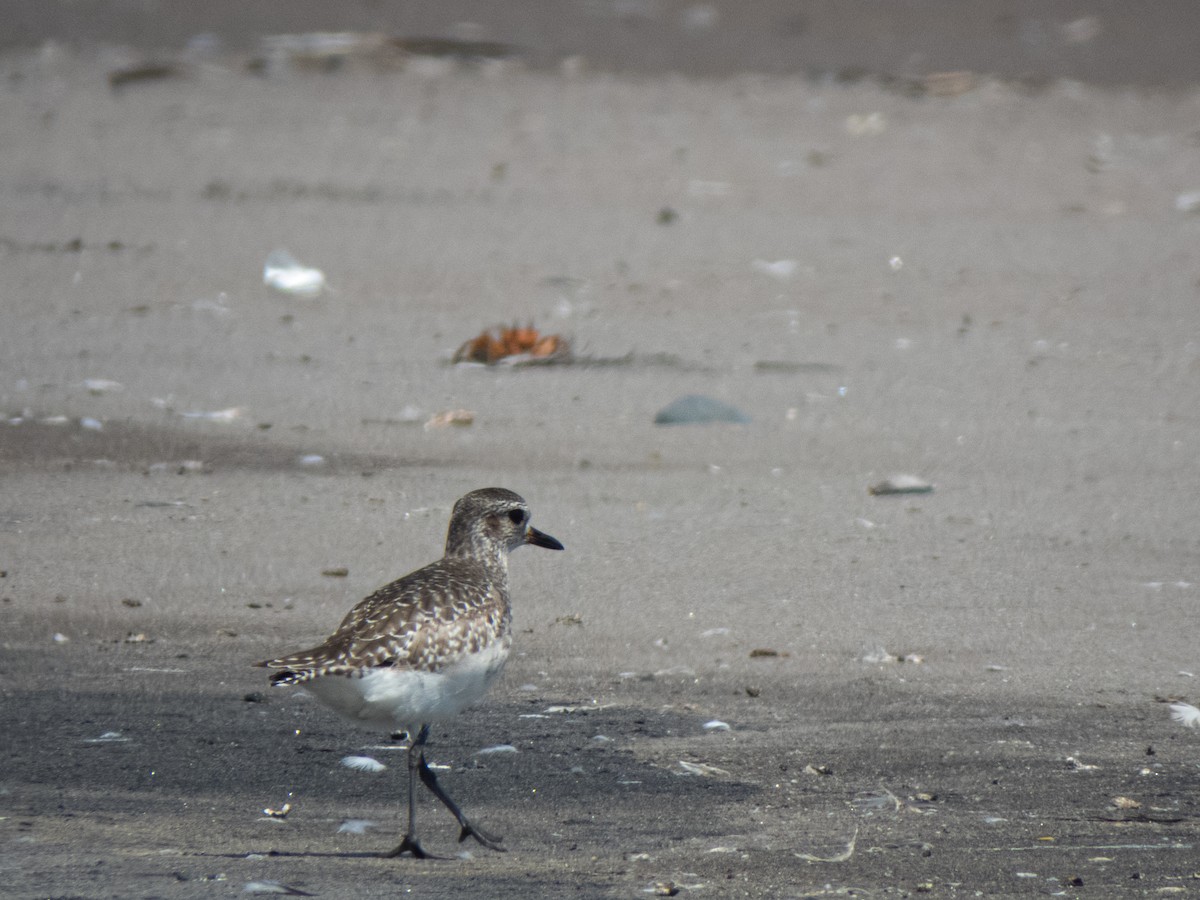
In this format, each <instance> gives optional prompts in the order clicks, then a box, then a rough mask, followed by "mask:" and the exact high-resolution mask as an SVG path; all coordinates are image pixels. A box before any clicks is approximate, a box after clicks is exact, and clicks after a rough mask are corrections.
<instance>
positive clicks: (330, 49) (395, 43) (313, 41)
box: [250, 31, 518, 74]
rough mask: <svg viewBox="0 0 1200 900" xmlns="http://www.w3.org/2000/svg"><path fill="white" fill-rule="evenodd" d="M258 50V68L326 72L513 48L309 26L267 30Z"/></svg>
mask: <svg viewBox="0 0 1200 900" xmlns="http://www.w3.org/2000/svg"><path fill="white" fill-rule="evenodd" d="M261 47H262V56H260V57H258V58H256V59H254V60H252V61H251V62H250V69H251V71H255V72H260V71H265V70H268V69H269V68H271V67H275V66H279V65H281V64H282V65H285V66H290V67H292V68H294V69H296V70H298V71H309V72H318V73H325V74H327V73H332V72H337V71H340V70H342V69H343V68H344V67H346V66H347V65H348V64H354V63H358V64H362V65H365V66H367V67H369V68H374V69H377V70H385V71H386V70H388V69H394V68H399V67H401V66H403V65H404V64H405V63H406V62H407V61H409V60H410V59H412V58H413V57H417V58H427V59H445V60H450V61H451V62H454V61H458V62H464V63H469V62H475V61H480V60H500V59H505V58H507V57H510V56H515V55H516V54H517V53H518V49H517V48H516V47H515V46H514V45H512V44H504V43H500V42H499V41H484V40H466V39H458V38H444V37H404V36H402V35H390V34H385V33H383V32H378V31H311V32H304V33H301V34H272V35H267V36H265V37H264V38H263V39H262V44H261Z"/></svg>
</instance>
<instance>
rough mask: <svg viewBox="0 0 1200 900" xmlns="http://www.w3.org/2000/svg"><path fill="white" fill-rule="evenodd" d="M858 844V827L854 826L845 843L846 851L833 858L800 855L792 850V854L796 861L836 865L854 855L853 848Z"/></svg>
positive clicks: (808, 854)
mask: <svg viewBox="0 0 1200 900" xmlns="http://www.w3.org/2000/svg"><path fill="white" fill-rule="evenodd" d="M857 843H858V826H857V825H855V826H854V834H852V835H851V836H850V840H849V841H848V842H847V843H846V849H845V850H843V851H842V852H841V853H838V854H836V855H834V856H813V855H812V854H811V853H801V852H800V851H799V850H793V851H792V853H793V855H794V856H796V857H797V858H798V859H803V860H806V861H807V862H821V863H838V862H845V861H846V860H848V859H849V858H850V857H852V856H853V855H854V847H855V845H856V844H857Z"/></svg>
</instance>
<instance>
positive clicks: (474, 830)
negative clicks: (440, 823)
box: [458, 820, 508, 853]
mask: <svg viewBox="0 0 1200 900" xmlns="http://www.w3.org/2000/svg"><path fill="white" fill-rule="evenodd" d="M460 824H461V825H462V831H460V832H459V833H458V842H459V843H460V844H461V843H462V842H463V841H465V840H466V839H467V838H469V837H472V838H475V840H477V841H478V842H479V843H480V844H482V845H483V846H485V847H487V848H488V849H489V850H495V851H496V852H497V853H505V852H507V850H508V848H507V847H501V846H500V842H501V841H503V840H504V838H502V837H495V836H493V835H490V834H488V833H487V832H486V831H484V830H483V829H482V828H478V827H476V826H475V825H472V824H471V823H470V822H468V821H466V820H463V821H462V822H461V823H460Z"/></svg>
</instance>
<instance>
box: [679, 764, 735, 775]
mask: <svg viewBox="0 0 1200 900" xmlns="http://www.w3.org/2000/svg"><path fill="white" fill-rule="evenodd" d="M679 767H680V768H681V769H683V774H684V775H699V776H700V777H702V778H712V777H713V776H715V775H728V774H729V771H728V770H726V769H722V768H719V767H718V766H710V765H709V764H708V763H694V762H688V761H687V760H686V759H681V760H679Z"/></svg>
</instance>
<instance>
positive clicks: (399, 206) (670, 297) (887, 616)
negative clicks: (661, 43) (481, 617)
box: [0, 45, 1200, 898]
mask: <svg viewBox="0 0 1200 900" xmlns="http://www.w3.org/2000/svg"><path fill="white" fill-rule="evenodd" d="M144 56H145V54H144V52H143V51H141V50H128V49H126V50H122V51H116V50H113V49H112V48H106V47H104V46H97V47H82V48H72V47H68V46H61V45H60V46H58V47H56V48H44V49H42V50H39V51H36V52H35V51H20V50H10V51H8V52H6V53H5V54H3V55H2V56H0V66H2V67H3V72H2V74H3V76H4V83H5V85H6V89H5V91H4V92H3V94H2V95H0V145H2V146H4V147H5V155H6V165H5V176H4V178H3V180H2V181H0V190H2V191H3V201H4V202H3V204H2V205H0V257H2V258H3V265H4V268H3V271H4V273H5V288H4V300H3V304H2V306H0V351H2V352H0V412H3V414H4V416H5V418H6V420H7V422H6V423H5V424H2V425H0V483H2V485H3V490H2V493H0V571H3V573H4V574H3V576H2V577H0V633H2V635H3V637H2V639H0V640H2V644H0V675H2V678H0V690H2V691H3V701H4V702H3V703H0V734H3V735H4V739H3V742H2V744H0V749H2V750H3V768H2V771H3V774H2V775H0V840H2V841H3V843H4V852H3V853H2V854H0V882H2V883H3V884H4V885H5V891H6V895H7V896H12V897H18V898H26V897H27V898H34V897H88V898H100V897H131V896H136V897H180V898H190V897H197V898H199V897H205V898H207V897H214V896H220V897H226V896H228V897H232V896H243V890H244V886H245V885H246V884H247V883H253V882H262V881H276V882H280V883H283V884H287V885H292V886H294V887H295V888H297V889H299V890H302V891H304V892H307V893H309V894H313V895H316V896H323V897H339V896H348V895H349V893H348V891H349V890H350V889H348V887H347V886H348V885H353V888H352V893H353V895H354V896H356V897H368V898H369V897H385V896H386V897H392V896H395V895H396V894H397V893H403V892H405V891H408V890H411V892H412V893H413V894H414V895H417V896H431V897H459V896H464V895H468V894H470V895H473V896H489V897H517V896H531V895H532V896H561V895H563V894H571V895H575V896H582V897H641V896H647V895H648V894H647V893H646V891H647V889H649V890H650V891H653V890H655V889H656V887H655V886H656V885H657V886H658V888H657V889H659V890H661V891H664V892H669V890H670V889H672V888H669V887H668V883H670V884H672V885H674V888H673V889H676V890H678V892H679V894H678V895H679V896H691V895H696V896H721V897H725V896H749V897H802V896H816V895H822V894H834V893H842V894H846V893H851V892H854V891H857V892H859V893H861V894H863V895H877V894H884V893H896V894H901V895H904V894H912V893H918V892H932V893H934V894H935V895H953V894H963V895H967V894H971V895H973V894H974V893H975V892H976V891H982V892H984V893H988V894H1026V893H1055V892H1059V891H1066V892H1068V893H1073V892H1076V891H1078V892H1080V893H1085V892H1093V893H1097V894H1104V895H1117V894H1120V895H1126V896H1128V895H1154V896H1161V895H1162V894H1163V892H1165V891H1177V892H1190V891H1192V890H1195V888H1196V884H1197V881H1196V877H1197V874H1196V873H1197V865H1196V862H1195V860H1196V847H1197V844H1198V834H1197V822H1198V821H1200V820H1198V808H1197V801H1196V796H1195V784H1196V778H1197V775H1198V771H1197V765H1198V763H1200V734H1198V733H1197V732H1194V731H1189V730H1187V729H1184V728H1182V727H1180V726H1179V725H1177V724H1175V723H1173V722H1172V721H1171V720H1170V716H1169V714H1168V709H1167V707H1166V706H1165V705H1164V704H1162V703H1160V702H1157V701H1158V700H1161V699H1168V698H1169V699H1190V701H1191V702H1193V703H1195V702H1197V696H1198V695H1197V692H1196V689H1195V687H1194V685H1195V678H1194V673H1195V672H1196V670H1197V669H1196V667H1197V648H1196V638H1195V629H1194V619H1195V616H1194V608H1195V602H1196V597H1197V591H1198V590H1200V587H1198V586H1197V583H1198V582H1200V573H1198V572H1197V563H1196V560H1197V558H1198V554H1197V551H1198V550H1200V529H1198V527H1197V526H1198V524H1200V523H1198V518H1200V515H1198V513H1197V508H1196V503H1195V485H1196V484H1197V476H1198V475H1200V472H1198V469H1200V463H1198V462H1197V459H1198V456H1197V453H1196V447H1197V443H1198V442H1200V419H1198V418H1197V415H1196V410H1197V409H1200V328H1198V326H1200V312H1198V306H1197V285H1198V284H1200V262H1197V257H1196V253H1195V247H1196V245H1197V238H1198V237H1200V217H1197V216H1196V215H1195V213H1194V212H1188V211H1187V210H1186V207H1187V206H1188V205H1189V201H1188V199H1187V196H1186V195H1187V194H1188V193H1189V192H1193V191H1197V190H1200V165H1198V163H1197V155H1196V135H1195V125H1194V123H1195V122H1196V121H1197V113H1198V112H1200V90H1198V89H1196V88H1194V87H1176V88H1173V89H1171V90H1161V91H1160V90H1147V89H1145V88H1143V87H1137V88H1126V87H1105V86H1097V85H1094V84H1082V83H1075V82H1065V81H1052V82H1049V83H1046V84H1043V85H1042V86H1041V87H1039V88H1038V89H1036V90H1032V89H1031V88H1030V85H1029V84H1028V83H1025V82H1022V83H1011V82H1007V81H999V80H992V79H988V78H980V79H977V80H975V81H974V82H970V83H968V84H966V85H963V86H962V87H965V88H966V89H965V90H964V91H963V92H961V93H956V94H954V95H953V96H931V95H929V94H928V93H924V94H920V95H914V91H913V90H912V89H911V84H909V83H907V82H906V83H905V84H902V85H897V84H896V83H895V82H890V81H887V80H884V81H880V80H878V79H874V78H867V79H863V80H859V81H856V82H853V83H836V82H834V81H827V80H815V81H814V80H813V79H811V78H809V77H807V76H802V75H786V76H785V75H779V76H767V75H740V76H722V77H709V78H702V77H689V76H684V75H678V74H675V75H670V74H657V75H651V74H646V73H624V74H622V73H615V74H614V73H611V72H609V73H605V72H602V71H596V69H595V68H592V67H589V66H587V65H584V66H582V67H580V68H578V69H576V68H572V67H568V69H567V70H566V71H563V70H561V69H559V68H555V67H551V68H538V67H529V66H526V65H525V64H523V63H522V62H521V61H520V60H509V61H506V62H498V61H490V62H482V63H480V62H475V63H464V62H461V61H459V60H455V59H452V58H451V59H436V60H435V59H429V58H417V59H405V60H392V61H390V62H388V63H387V64H386V65H380V63H379V60H377V59H375V60H369V61H363V60H350V61H349V62H348V63H346V64H344V65H341V66H340V67H337V70H336V71H334V72H326V73H314V72H311V71H297V70H296V69H295V68H292V67H289V66H286V65H283V66H273V67H268V69H267V71H266V72H265V74H264V73H263V72H262V71H261V70H260V71H258V72H247V71H246V70H245V68H244V66H243V63H244V62H245V55H243V54H237V53H231V54H229V55H228V56H218V57H215V58H211V59H209V60H208V61H205V62H193V63H188V64H187V65H185V66H182V67H181V69H180V71H179V73H177V74H176V75H175V76H174V77H169V78H163V79H155V80H147V81H143V82H136V83H128V84H126V85H125V86H123V87H121V88H119V89H116V90H114V89H112V88H110V86H109V81H108V76H109V73H110V72H112V71H113V70H114V69H115V68H117V67H118V66H121V65H125V64H127V63H128V62H130V61H132V60H136V59H141V58H144ZM1181 197H1182V199H1181ZM1181 206H1182V207H1185V208H1184V209H1181V208H1180V207H1181ZM279 247H286V248H287V249H289V250H290V251H291V252H292V253H293V254H294V255H295V256H296V257H297V258H298V259H300V260H302V261H303V262H304V263H306V264H308V265H311V266H316V267H319V268H320V269H322V270H323V271H324V273H325V275H326V277H327V279H328V282H329V285H330V289H329V290H328V291H327V292H325V293H323V294H322V295H321V296H319V297H316V298H301V297H295V296H288V295H283V294H280V293H278V292H273V291H271V290H270V289H268V288H266V287H265V286H264V285H263V284H262V265H263V262H264V260H265V259H266V256H267V254H268V253H270V252H271V251H272V250H274V249H276V248H279ZM513 321H521V322H525V321H533V322H534V323H535V324H536V325H537V326H538V327H540V328H542V329H543V330H545V331H548V332H556V333H561V334H563V335H566V336H569V337H570V338H571V340H572V341H573V347H574V350H575V354H576V357H577V360H576V363H575V364H572V365H558V366H546V367H524V368H513V367H490V368H487V367H475V366H452V365H450V364H449V362H448V360H449V358H450V356H451V354H452V353H453V351H454V350H455V348H456V347H458V345H459V344H461V343H462V342H463V341H465V340H466V339H468V338H470V337H472V336H473V335H475V334H477V333H478V332H479V331H480V330H481V329H483V328H485V327H487V326H490V325H494V324H497V323H505V322H513ZM89 379H104V380H107V381H110V382H115V383H116V384H115V385H113V384H98V383H96V382H94V381H89ZM89 385H90V387H89ZM686 394H702V395H707V396H710V397H713V398H715V399H718V400H721V401H723V402H726V403H730V404H732V405H734V406H736V407H737V408H738V409H740V410H741V411H743V412H744V413H745V414H746V415H748V416H749V417H750V422H749V424H746V425H719V424H718V425H697V426H675V427H663V426H656V425H655V424H653V420H654V416H655V413H656V412H657V411H658V410H659V409H661V408H662V407H664V406H666V405H667V404H668V403H670V402H671V401H672V400H675V399H676V398H678V397H680V396H683V395H686ZM459 408H461V409H467V410H471V411H473V413H474V421H473V424H471V425H469V426H464V427H450V428H430V429H426V428H425V427H423V423H424V422H426V421H427V420H428V419H429V418H431V417H432V416H434V415H435V414H437V413H439V412H441V411H444V410H449V409H459ZM194 413H202V414H209V415H208V418H205V417H204V416H193V415H189V414H194ZM213 413H221V415H219V416H216V417H215V419H214V417H213V416H212V415H211V414H213ZM93 420H94V421H93ZM97 426H99V427H98V428H97ZM316 457H319V459H316ZM894 473H906V474H912V475H916V476H919V477H921V478H924V479H926V480H928V481H929V482H931V483H932V484H933V486H934V490H933V491H932V492H931V493H927V494H912V495H900V496H871V495H870V494H868V491H867V488H868V487H869V486H870V485H872V484H875V483H877V482H879V481H880V480H882V479H883V478H885V477H887V476H889V475H892V474H894ZM486 485H501V486H505V487H509V488H512V489H514V490H516V491H518V492H519V493H521V494H522V495H523V496H525V497H526V499H527V500H528V501H529V503H530V505H531V508H532V509H533V514H534V524H535V525H537V526H538V527H539V528H542V529H544V530H546V531H547V532H549V533H551V534H553V535H555V536H556V537H557V538H559V539H560V540H562V542H563V543H564V544H565V545H566V547H567V552H565V553H556V554H541V553H537V552H535V551H532V550H529V551H522V552H520V553H518V554H516V555H515V557H514V559H513V560H512V578H513V594H514V614H515V623H516V628H517V636H516V638H517V640H516V648H515V654H514V657H513V658H512V659H511V661H510V663H509V667H508V670H507V671H506V673H505V676H504V678H503V680H502V681H501V683H500V685H499V687H498V689H497V690H495V692H494V693H493V694H492V695H491V697H490V699H489V701H488V703H487V704H485V705H484V706H481V707H480V708H478V709H476V710H472V711H470V712H468V713H466V714H464V715H463V716H461V717H460V721H458V722H456V723H455V724H454V725H453V726H451V727H446V728H441V729H437V730H436V731H435V733H434V735H433V738H432V747H431V751H430V755H431V761H433V762H435V763H438V764H442V765H445V766H448V767H449V768H448V769H447V770H446V771H444V773H443V774H442V775H441V777H442V778H443V779H444V783H445V784H446V787H447V788H448V790H449V791H450V792H451V793H452V794H453V795H454V796H455V797H456V798H457V799H458V800H459V801H460V802H461V803H462V805H463V806H464V808H465V809H466V810H467V812H468V813H469V814H471V815H473V816H474V817H477V818H478V820H479V821H480V822H481V823H483V824H484V825H485V827H488V828H489V829H491V830H494V831H497V832H500V833H502V834H503V835H504V837H505V843H506V844H507V845H508V846H509V847H510V848H511V849H510V851H509V852H508V853H505V854H493V853H488V852H486V851H483V850H477V851H472V852H471V855H470V857H469V858H466V859H452V860H442V861H427V862H415V861H412V860H382V859H378V858H375V857H374V856H372V854H373V853H376V852H377V851H381V850H386V849H389V848H391V847H392V846H394V845H395V843H396V841H397V838H398V834H399V831H400V810H401V805H402V804H401V800H402V790H401V782H402V777H401V771H400V770H401V768H402V764H400V762H399V761H400V754H399V752H398V751H397V749H396V748H394V747H388V746H381V745H380V742H379V741H378V739H377V738H376V737H375V736H374V735H372V734H370V733H368V732H356V731H354V730H352V729H350V728H348V727H346V726H344V725H343V724H342V723H341V722H340V721H339V720H337V719H336V718H335V717H334V716H333V715H332V714H331V713H328V712H327V711H325V710H323V709H321V708H320V707H318V706H317V705H316V704H315V703H313V702H311V700H305V699H304V698H303V696H301V695H299V694H298V692H288V691H283V690H270V689H268V688H267V685H266V680H265V677H264V675H263V673H262V671H261V670H257V669H253V668H250V664H251V663H252V662H254V661H255V660H258V659H263V658H266V657H267V656H270V655H273V654H277V653H279V652H281V651H284V650H288V649H295V648H297V647H300V646H305V645H306V642H311V641H314V640H317V639H319V638H321V637H323V636H324V635H325V634H327V633H328V632H329V631H330V630H331V629H332V628H333V627H334V625H336V623H337V621H339V619H340V618H341V616H342V615H343V614H344V612H345V611H346V610H347V609H348V608H349V607H350V606H351V605H352V604H353V603H354V602H356V601H357V600H358V599H359V598H360V597H362V596H364V595H365V594H366V593H368V592H369V591H370V590H372V589H373V588H375V587H377V586H378V585H380V584H382V583H384V582H385V581H387V580H389V579H391V578H394V577H396V576H398V575H401V574H403V573H405V572H407V571H409V570H411V569H413V568H415V567H416V566H418V565H420V564H422V563H425V562H427V561H429V560H431V559H434V558H436V556H437V555H438V554H439V553H440V549H441V543H442V540H443V537H444V530H445V526H446V521H447V517H448V514H449V509H450V506H451V504H452V503H453V501H454V500H455V499H456V498H457V497H459V496H460V495H462V494H463V493H465V492H466V491H468V490H470V489H472V488H476V487H482V486H486ZM341 567H344V568H345V569H346V570H347V574H346V575H345V576H342V577H336V576H330V575H325V574H322V573H323V572H326V571H329V570H336V569H338V568H341ZM56 636H57V637H56ZM902 659H903V660H906V661H898V660H902ZM713 720H717V721H720V722H724V723H726V724H727V725H728V726H729V729H728V730H725V729H722V728H719V727H717V728H709V729H706V728H705V725H706V723H710V722H711V721H713ZM106 735H108V736H107V737H106ZM114 735H115V736H114ZM499 744H510V745H512V746H513V747H514V748H516V751H517V752H516V753H504V754H486V755H480V754H479V751H480V750H481V749H483V748H486V747H491V746H495V745H499ZM349 754H363V755H372V756H375V757H376V758H378V759H380V760H381V761H383V762H385V763H387V764H388V765H389V768H388V769H387V771H384V772H382V773H377V774H365V773H361V772H354V771H350V770H349V769H346V768H344V767H342V766H341V765H340V763H339V760H340V759H341V758H342V757H343V756H346V755H349ZM1121 798H1124V799H1121ZM284 803H290V804H291V810H290V812H289V814H288V816H287V817H286V818H285V819H283V820H274V819H270V818H269V817H265V816H264V815H263V814H262V810H263V809H264V808H268V807H269V808H276V809H277V808H279V807H281V806H282V805H283V804H284ZM421 816H422V822H423V823H424V831H423V838H424V840H425V842H426V846H427V847H430V848H431V849H434V850H441V851H444V852H446V853H448V854H453V853H455V852H457V851H458V850H459V849H462V848H459V847H458V846H457V845H455V843H454V839H455V836H456V834H455V831H456V829H455V828H454V823H453V822H452V821H451V820H450V819H449V817H448V816H446V815H445V814H444V813H443V812H442V811H441V810H439V809H436V808H435V806H434V805H433V804H432V803H426V804H424V805H423V807H422V811H421ZM348 819H362V820H369V821H371V822H374V823H376V825H375V826H374V827H372V828H369V829H367V831H366V833H365V834H353V833H339V831H338V829H339V826H340V825H341V824H342V823H343V822H344V821H345V820H348ZM466 849H471V848H466Z"/></svg>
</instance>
